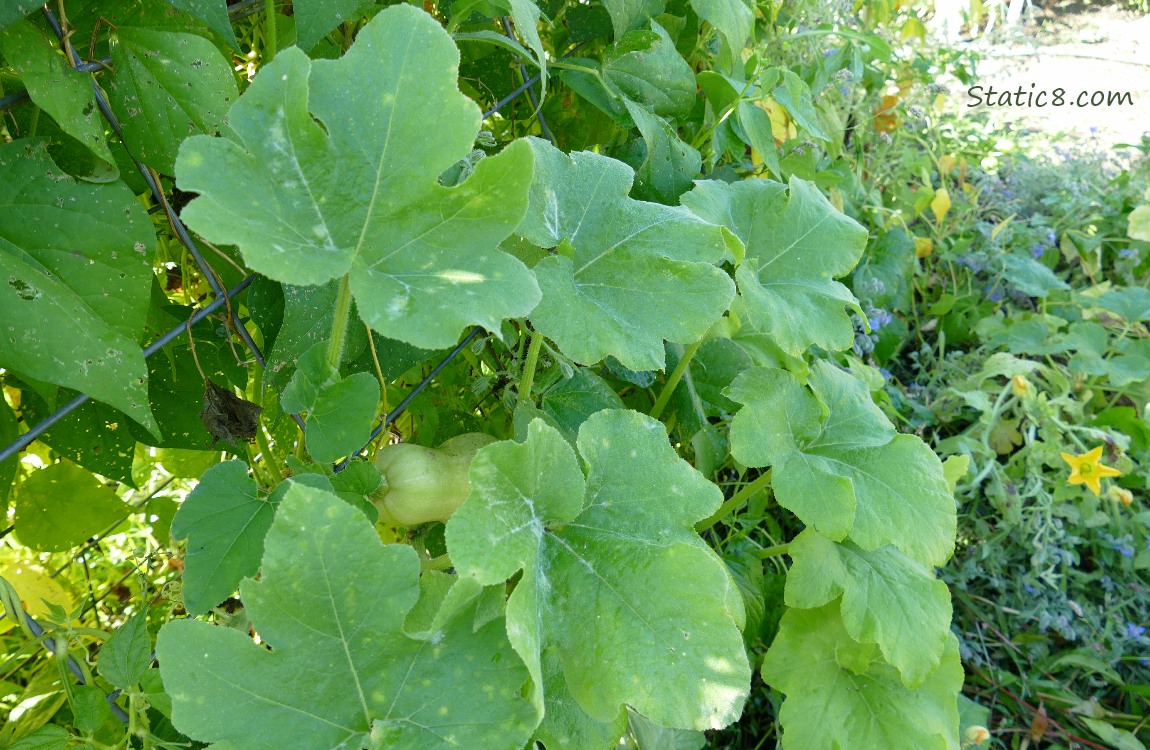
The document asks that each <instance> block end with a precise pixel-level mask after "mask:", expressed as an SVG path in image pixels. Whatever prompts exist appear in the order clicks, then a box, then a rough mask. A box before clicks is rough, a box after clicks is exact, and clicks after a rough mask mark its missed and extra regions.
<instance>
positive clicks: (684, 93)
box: [602, 21, 696, 118]
mask: <svg viewBox="0 0 1150 750" xmlns="http://www.w3.org/2000/svg"><path fill="white" fill-rule="evenodd" d="M651 28H652V29H653V31H631V32H628V33H627V34H626V35H625V36H623V37H622V38H621V39H619V41H617V42H616V43H615V44H614V45H612V46H611V47H610V48H608V49H607V50H606V51H605V52H604V53H603V66H602V71H603V72H602V75H603V80H604V81H606V82H607V83H608V84H609V86H611V87H613V88H614V89H616V90H617V91H618V92H619V93H620V94H622V95H623V96H624V97H625V98H626V99H629V100H630V101H632V102H636V103H638V104H642V105H643V106H645V107H647V108H648V109H650V110H651V111H652V112H654V113H655V114H656V115H658V116H660V117H668V118H679V117H685V116H686V115H687V113H689V112H690V111H691V108H692V107H693V106H694V105H695V96H696V93H695V71H694V70H692V69H691V66H690V65H689V64H688V63H687V61H686V60H684V59H683V56H682V55H680V54H679V51H678V50H677V49H675V43H674V42H673V41H671V37H670V36H669V35H668V34H667V32H666V30H664V29H663V27H662V26H660V25H659V24H657V23H655V22H654V21H652V22H651Z"/></svg>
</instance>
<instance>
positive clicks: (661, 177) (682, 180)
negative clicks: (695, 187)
mask: <svg viewBox="0 0 1150 750" xmlns="http://www.w3.org/2000/svg"><path fill="white" fill-rule="evenodd" d="M624 103H625V104H626V106H627V112H628V113H629V114H630V115H631V119H632V120H634V121H635V126H636V127H637V128H639V132H640V133H642V134H643V142H644V143H645V144H646V154H645V156H644V158H643V161H642V163H641V164H640V165H639V166H638V167H636V169H635V178H636V182H635V191H634V192H635V195H636V197H638V198H642V199H643V200H650V201H655V202H658V203H666V204H674V203H677V202H678V200H679V196H680V195H682V194H683V193H685V192H687V191H688V190H690V188H691V184H692V182H693V181H694V179H695V176H696V175H698V174H699V170H700V169H701V168H702V165H703V159H702V157H701V156H700V155H699V152H698V151H696V150H695V149H693V148H691V147H690V146H688V145H687V144H686V143H683V141H681V140H679V134H678V133H676V132H675V129H674V128H672V127H671V126H670V124H668V123H667V121H666V120H664V119H663V118H661V117H658V116H656V115H654V114H652V113H651V112H650V111H648V110H647V109H646V108H645V107H643V106H641V105H639V104H635V103H634V102H631V101H626V102H624Z"/></svg>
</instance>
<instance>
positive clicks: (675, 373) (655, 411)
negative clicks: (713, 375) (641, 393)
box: [651, 339, 703, 419]
mask: <svg viewBox="0 0 1150 750" xmlns="http://www.w3.org/2000/svg"><path fill="white" fill-rule="evenodd" d="M702 345H703V340H702V339H699V340H698V341H696V342H695V343H693V344H691V345H690V346H688V347H687V348H686V349H685V350H683V356H682V357H679V364H677V365H675V369H674V370H672V371H671V375H670V376H669V377H668V378H667V382H666V383H665V384H664V385H663V390H662V391H660V392H659V397H658V398H657V399H655V405H654V406H652V407H651V416H652V417H653V418H655V419H658V418H659V416H660V415H661V414H662V413H663V409H665V408H667V402H669V401H670V400H671V395H672V394H673V393H674V392H675V389H676V388H678V387H679V381H680V380H682V379H683V373H685V372H686V371H687V367H688V366H689V365H690V364H691V360H692V359H693V358H694V356H695V352H697V351H699V347H700V346H702Z"/></svg>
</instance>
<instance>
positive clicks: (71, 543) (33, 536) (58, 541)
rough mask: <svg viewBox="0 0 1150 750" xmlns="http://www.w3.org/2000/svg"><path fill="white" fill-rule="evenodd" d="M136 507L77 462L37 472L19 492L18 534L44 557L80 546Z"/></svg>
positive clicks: (24, 543) (16, 518)
mask: <svg viewBox="0 0 1150 750" xmlns="http://www.w3.org/2000/svg"><path fill="white" fill-rule="evenodd" d="M129 510H130V508H129V507H128V506H127V505H125V504H124V503H123V501H122V500H120V498H119V497H117V496H116V493H115V492H113V491H112V490H110V489H108V488H107V487H105V486H104V484H103V482H101V481H100V480H99V479H97V478H96V477H94V476H92V475H91V474H89V473H88V472H87V471H84V470H83V469H81V468H80V467H79V466H76V465H75V464H71V463H57V464H52V465H50V466H46V467H44V468H43V469H37V470H36V471H34V472H32V474H31V475H30V476H29V477H28V478H27V479H25V480H24V481H23V483H21V484H20V486H19V487H18V488H17V491H16V517H15V519H14V521H13V523H15V525H16V535H17V536H19V537H20V543H21V544H23V545H24V546H25V547H30V548H32V549H34V550H38V551H40V552H63V551H65V550H69V549H72V548H73V547H78V546H80V545H81V544H83V543H84V541H85V540H86V539H87V538H88V537H90V536H94V535H95V534H98V533H100V532H101V531H103V530H104V529H106V528H108V526H110V525H112V524H113V523H115V522H116V521H118V520H120V519H122V518H124V517H125V516H126V515H128V512H129Z"/></svg>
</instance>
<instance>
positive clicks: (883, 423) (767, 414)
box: [726, 361, 957, 565]
mask: <svg viewBox="0 0 1150 750" xmlns="http://www.w3.org/2000/svg"><path fill="white" fill-rule="evenodd" d="M810 387H811V389H812V390H813V391H814V392H813V393H812V392H811V390H808V389H807V388H806V387H804V386H803V385H802V384H801V383H800V382H799V381H798V379H797V378H796V377H795V376H794V375H792V374H791V373H789V372H787V371H786V370H776V369H772V368H767V367H761V368H755V369H752V370H746V371H745V372H743V373H741V374H740V375H739V376H738V377H737V378H736V379H735V382H734V383H732V384H731V387H730V388H728V389H727V391H726V393H727V395H728V396H729V397H730V398H731V399H733V400H735V401H738V402H739V403H741V404H743V405H744V406H743V408H742V409H741V410H740V411H739V413H738V414H736V415H735V417H734V419H733V420H732V421H731V455H732V456H734V457H735V459H736V460H738V461H740V462H741V463H744V464H746V465H748V466H772V467H773V471H774V479H773V480H772V486H773V487H774V490H775V496H776V497H777V498H778V501H779V504H780V505H782V506H783V507H784V508H787V509H788V510H791V511H792V512H794V513H795V515H797V516H798V517H799V518H800V519H801V520H802V521H803V522H804V523H807V524H809V525H811V526H813V527H814V528H815V529H817V530H818V531H819V533H821V534H822V535H823V536H825V537H827V538H829V539H832V540H834V541H841V540H842V539H844V538H847V537H848V536H849V537H850V539H851V540H852V541H854V542H855V543H856V544H858V546H859V547H862V548H863V549H864V550H868V551H873V550H876V549H878V548H879V547H882V546H884V545H888V544H893V545H894V546H895V547H897V548H898V549H900V550H902V551H903V552H904V553H906V554H907V555H909V556H910V557H912V558H914V559H916V560H918V561H919V562H922V563H924V564H926V565H942V564H943V563H944V562H946V560H947V559H949V558H950V555H951V553H952V552H953V551H954V534H955V528H956V525H957V520H956V514H955V507H954V499H953V498H952V496H951V493H950V488H949V487H948V485H947V484H946V480H945V479H944V478H943V475H942V463H941V462H940V461H939V460H938V456H936V455H935V454H934V453H933V452H931V450H930V448H929V447H928V446H927V445H926V444H925V443H923V442H922V440H921V439H919V438H918V437H916V436H914V435H900V434H897V433H896V432H895V431H894V428H893V427H892V426H891V424H890V422H888V421H887V420H886V418H885V417H884V416H882V412H881V411H879V409H878V408H877V407H876V406H875V405H874V403H873V402H872V401H871V399H870V395H869V394H868V393H867V392H866V390H865V389H864V388H863V387H862V385H861V384H860V383H858V382H857V381H856V380H855V379H854V378H853V377H851V376H850V375H848V374H846V373H844V372H842V371H841V370H839V369H837V368H836V367H835V366H833V365H830V364H827V363H826V362H822V361H819V362H816V363H815V365H814V366H813V367H812V372H811V379H810Z"/></svg>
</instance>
